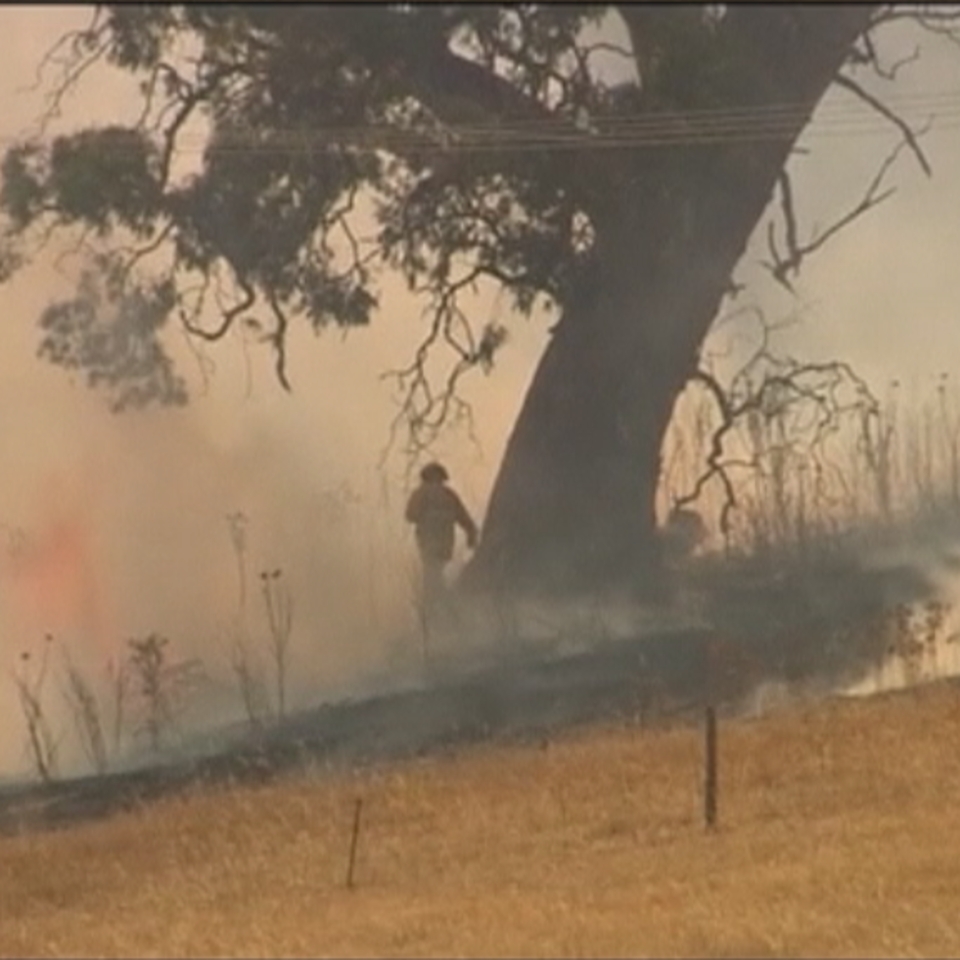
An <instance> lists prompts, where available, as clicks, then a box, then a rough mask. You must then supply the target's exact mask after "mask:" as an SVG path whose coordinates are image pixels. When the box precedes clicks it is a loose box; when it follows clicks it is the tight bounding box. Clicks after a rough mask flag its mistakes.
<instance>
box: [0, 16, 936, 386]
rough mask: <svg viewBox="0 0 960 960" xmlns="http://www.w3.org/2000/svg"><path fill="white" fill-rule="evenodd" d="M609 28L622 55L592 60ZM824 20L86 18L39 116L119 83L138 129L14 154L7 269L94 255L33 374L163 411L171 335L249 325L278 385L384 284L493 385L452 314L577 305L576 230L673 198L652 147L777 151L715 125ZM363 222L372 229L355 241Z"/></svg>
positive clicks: (584, 233)
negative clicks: (198, 154)
mask: <svg viewBox="0 0 960 960" xmlns="http://www.w3.org/2000/svg"><path fill="white" fill-rule="evenodd" d="M844 10H845V11H846V12H845V13H844ZM611 14H613V15H617V16H619V17H620V18H621V21H622V25H623V27H624V31H625V36H626V37H627V38H628V42H627V43H626V45H624V46H623V47H621V46H618V45H616V44H614V43H613V42H611V41H610V40H608V39H602V38H600V39H598V37H601V34H600V33H599V32H598V30H597V29H596V28H597V26H598V25H599V24H600V23H601V22H602V21H604V19H605V18H608V17H609V16H610V15H611ZM830 15H831V16H843V15H845V16H848V17H851V16H852V17H854V18H855V19H858V20H862V21H863V29H862V30H860V31H858V32H859V34H860V36H861V37H862V40H861V45H862V48H861V49H857V48H851V60H856V59H858V58H859V60H860V61H861V62H872V63H874V64H875V65H876V64H877V57H876V51H875V49H874V47H873V46H872V44H871V42H870V32H869V30H870V28H871V25H879V24H880V23H882V22H886V21H888V20H890V19H892V18H895V17H897V16H899V15H900V14H899V13H898V12H897V9H896V8H894V7H876V8H872V9H870V10H869V12H868V11H867V9H866V8H861V9H859V10H858V9H857V8H853V12H852V13H851V10H850V9H849V8H843V9H841V10H840V11H839V12H836V13H835V12H831V14H830ZM823 16H824V13H823V11H817V10H815V9H801V8H792V7H780V8H773V7H769V8H763V7H760V8H750V7H744V8H741V7H736V6H734V7H730V8H726V7H724V6H722V5H713V6H705V7H683V6H681V7H671V8H662V7H644V6H633V5H623V6H620V7H612V6H611V7H606V6H598V5H592V4H579V5H578V4H572V5H564V6H544V5H529V4H524V5H517V6H515V7H504V6H487V5H478V4H467V5H447V4H442V5H435V4H425V5H422V6H421V5H415V4H413V5H411V4H389V5H368V4H364V5H362V6H355V5H331V6H319V5H302V6H295V7H289V6H285V5H279V6H278V5H274V4H250V5H230V4H187V5H181V6H166V5H153V4H135V5H126V4H125V5H106V6H98V7H97V8H96V14H95V17H94V19H93V22H92V23H91V24H90V26H89V27H88V28H86V29H84V30H81V31H79V32H76V33H73V34H71V35H69V36H66V37H64V38H63V40H62V41H61V43H60V44H59V45H58V50H57V55H58V56H59V57H60V60H59V61H58V62H60V63H61V64H62V65H63V75H62V77H61V78H60V79H59V80H58V82H57V84H56V85H55V89H54V90H53V91H52V106H53V107H54V108H55V107H56V106H57V105H58V103H59V99H60V98H61V97H62V95H63V93H64V91H65V90H66V89H68V88H69V86H71V85H73V84H75V83H77V82H79V80H80V78H81V76H82V74H83V72H84V71H85V69H86V68H87V67H88V66H90V65H91V64H93V63H95V62H97V61H100V60H106V61H107V62H109V63H111V64H113V65H115V66H116V67H118V68H119V69H121V70H122V71H125V72H127V73H129V74H131V75H133V76H135V77H137V78H138V79H139V81H140V83H141V90H142V93H143V98H144V110H143V114H142V116H141V118H140V120H139V122H138V123H136V124H134V125H131V126H128V127H123V126H106V127H101V128H95V129H86V130H81V131H79V132H76V133H70V134H66V135H62V136H57V137H54V138H52V139H51V140H48V141H45V140H43V139H38V140H34V141H30V142H25V143H21V144H18V145H16V146H14V147H13V148H12V149H10V150H9V151H8V153H7V155H6V157H5V159H4V162H3V168H2V174H3V187H2V192H0V206H2V210H3V212H4V214H5V217H6V220H7V232H6V244H5V249H4V254H5V255H4V257H3V264H4V266H5V269H6V271H7V272H10V271H12V270H13V269H15V268H16V266H17V265H18V264H20V263H22V262H23V260H24V259H25V258H28V257H29V254H30V252H31V250H32V249H33V247H32V246H31V244H34V243H36V242H37V241H38V239H39V238H41V237H46V236H48V235H49V234H50V231H51V230H52V229H54V228H56V227H74V228H79V229H81V230H82V231H84V234H85V236H87V237H89V238H92V239H94V240H96V241H99V242H100V245H99V247H98V250H99V255H98V259H97V260H96V263H95V264H94V272H95V273H96V274H98V275H99V274H102V273H103V272H104V271H105V270H106V272H107V273H108V274H109V275H110V277H111V280H110V282H109V283H106V285H104V283H103V281H102V280H100V279H97V278H96V277H94V276H92V275H91V276H86V277H85V278H84V280H83V285H82V289H81V290H80V291H79V300H80V301H82V302H83V303H84V304H86V307H85V308H83V309H81V308H80V307H79V306H78V305H77V304H76V303H75V304H73V305H64V304H61V305H56V306H54V307H51V312H50V313H49V314H48V316H47V317H45V319H44V331H45V341H44V352H45V354H46V355H47V356H49V357H50V358H51V359H52V360H54V361H55V362H58V363H64V364H71V365H75V366H77V367H80V368H84V369H86V370H88V372H89V373H90V377H91V379H92V380H94V381H95V382H98V383H106V384H114V385H115V386H117V387H118V388H119V386H120V385H121V384H122V383H123V382H124V381H125V380H127V381H131V380H133V381H138V382H139V386H138V387H137V388H136V389H133V390H130V389H121V390H120V393H119V394H117V395H116V397H115V400H116V402H117V403H119V404H120V405H123V404H125V403H127V402H147V401H149V400H152V399H160V400H168V401H169V400H173V401H178V400H182V399H183V397H184V392H183V385H182V383H181V382H180V381H179V380H178V379H177V377H176V376H175V375H174V374H173V372H172V371H171V369H170V367H169V363H168V361H167V360H166V358H165V354H164V353H163V349H162V347H161V346H160V345H159V342H158V341H157V334H158V332H159V331H160V330H161V329H162V328H163V325H164V321H165V320H166V319H167V318H168V317H175V316H176V317H179V319H180V321H181V322H182V323H183V324H184V326H185V328H186V329H187V331H188V332H189V333H191V334H192V335H194V336H196V337H199V338H203V339H206V340H214V339H217V338H219V337H221V336H223V335H224V334H225V333H226V332H227V331H228V330H229V329H230V328H231V327H232V326H233V325H234V324H236V323H240V322H244V321H245V320H246V319H247V318H249V317H250V316H251V315H252V311H254V310H258V311H261V314H262V315H265V316H266V318H267V319H266V320H265V321H263V326H264V329H265V330H267V331H268V332H267V334H266V339H268V340H269V342H270V343H271V344H272V346H273V349H274V350H275V353H276V371H277V376H278V377H279V379H280V381H281V383H283V384H284V386H289V384H288V381H287V377H286V369H285V352H284V349H285V336H286V331H287V328H288V324H289V322H290V320H291V318H293V317H304V318H306V319H307V320H308V321H309V322H310V323H311V324H312V325H313V326H314V327H315V328H317V329H319V328H321V327H323V326H324V325H326V324H328V323H333V324H339V325H343V326H353V325H358V324H365V323H367V322H368V321H369V319H370V317H371V313H372V312H373V311H374V309H375V308H376V306H377V287H376V282H375V273H376V270H377V269H378V268H379V267H387V268H391V269H395V270H397V271H399V272H400V273H402V275H403V276H404V277H405V278H406V280H407V281H408V283H409V284H410V286H411V288H414V289H417V290H422V291H425V292H428V293H429V294H430V295H431V296H432V297H433V298H434V304H435V316H436V323H435V325H434V329H433V330H432V337H433V341H438V342H439V341H443V342H445V343H446V345H447V346H449V347H450V348H452V349H454V350H455V351H456V353H457V355H458V357H459V361H460V363H459V366H458V368H457V369H458V370H459V371H461V372H462V370H463V369H466V368H469V367H470V366H472V365H475V364H477V363H486V362H489V360H490V358H491V356H492V353H493V351H494V350H495V349H496V347H497V346H498V345H499V343H500V342H501V341H502V338H503V337H502V330H499V329H488V330H486V331H481V332H477V331H474V330H473V329H472V328H471V326H470V324H469V323H467V322H466V320H465V318H464V317H463V315H462V314H461V313H460V312H459V311H458V309H457V306H456V296H457V293H458V291H459V290H461V289H463V288H465V287H466V286H468V285H469V284H471V283H473V282H474V281H476V280H477V279H478V278H482V277H485V278H489V279H492V280H493V281H495V282H496V283H498V284H501V285H502V286H503V288H504V289H505V290H506V291H507V292H508V293H509V295H510V296H511V298H512V303H513V305H514V306H515V307H516V308H518V309H520V310H522V311H529V310H530V309H531V307H532V305H533V304H534V302H535V301H536V298H537V297H538V296H541V295H542V296H545V297H548V298H549V299H550V300H552V301H553V302H554V303H556V304H557V305H558V306H559V307H561V308H562V307H563V306H565V305H566V304H567V303H569V301H570V298H571V297H572V296H573V295H575V294H576V293H577V292H578V291H582V290H583V289H584V286H585V285H587V284H588V283H589V278H590V274H591V270H592V269H594V267H595V261H596V258H597V255H598V251H597V245H596V244H595V243H594V239H595V227H596V224H597V223H598V222H600V221H602V220H603V219H604V218H605V217H608V216H609V215H610V209H611V206H613V207H615V206H616V204H617V202H618V193H619V188H620V187H624V188H625V187H626V186H627V185H628V184H629V185H632V186H633V187H635V185H636V183H637V182H638V180H642V182H643V184H644V185H645V189H646V190H647V191H648V192H649V193H650V194H651V195H652V194H654V193H656V194H658V195H660V196H669V195H670V194H671V192H672V191H673V190H674V186H675V181H676V179H677V178H678V176H680V174H681V171H679V170H678V165H677V164H676V162H675V161H676V151H675V150H674V149H671V147H670V145H671V143H674V144H680V145H683V144H689V143H690V141H691V139H695V138H698V137H699V138H700V139H701V140H703V141H705V142H707V143H709V142H710V141H711V140H713V141H717V142H720V141H721V140H727V141H729V139H730V136H731V134H734V135H741V136H742V137H744V138H747V139H749V138H750V137H751V136H752V137H753V138H755V139H763V138H764V137H767V138H769V137H771V136H776V135H777V133H778V130H777V124H776V122H775V118H773V122H772V118H771V116H770V115H766V116H764V115H762V114H755V115H751V114H750V113H749V112H747V113H743V112H741V113H739V114H737V113H736V112H731V110H730V105H731V104H735V105H737V106H738V107H740V108H741V111H742V110H745V109H747V108H749V105H750V103H751V102H754V101H756V100H757V97H758V91H759V89H760V88H763V96H764V98H765V99H767V100H769V99H771V96H772V98H773V99H774V100H776V95H775V92H774V93H773V94H771V85H773V86H775V85H776V83H777V75H776V73H775V72H774V71H773V70H772V69H771V62H772V59H773V58H774V57H775V56H777V49H776V46H777V44H778V43H780V44H788V43H789V42H790V39H791V37H793V36H796V35H797V34H799V33H802V32H803V31H805V30H807V31H810V30H814V29H815V28H816V22H817V19H818V18H822V17H823ZM927 16H928V17H931V18H933V19H932V20H931V23H933V24H936V22H937V20H936V18H937V16H938V15H937V13H936V12H935V11H933V12H928V13H927ZM591 28H593V29H592V30H591ZM589 37H592V38H593V39H589ZM604 56H606V57H607V58H608V59H609V58H611V57H612V58H616V59H618V60H619V61H622V63H623V66H624V70H625V75H626V77H627V79H626V80H624V81H623V82H620V83H618V84H615V85H612V84H610V83H607V82H604V80H603V79H602V78H601V74H600V72H599V71H598V69H597V62H598V61H597V58H598V57H604ZM791 108H793V109H797V108H796V107H793V105H792V104H789V103H785V104H783V105H782V111H781V113H782V112H783V111H787V112H789V110H790V109H791ZM198 118H202V119H203V120H204V121H205V123H206V124H208V127H207V128H206V131H205V132H204V133H203V134H202V136H203V142H202V166H201V169H200V170H199V172H196V173H194V174H192V175H190V176H187V177H175V176H173V175H172V169H173V167H174V159H175V156H176V155H177V153H178V152H179V151H190V150H191V149H193V150H196V149H197V144H198V142H200V141H198V140H197V137H198V134H196V133H193V134H191V133H190V130H191V129H193V130H196V127H191V124H194V123H195V122H196V121H197V119H198ZM751 125H752V128H753V130H752V133H751ZM191 136H192V140H191V139H190V138H191ZM638 145H640V146H647V147H651V149H646V150H642V151H638V150H637V149H636V147H637V146H638ZM653 147H656V149H652V148H653ZM691 163H700V164H701V166H702V176H703V177H704V178H705V179H709V178H710V176H711V174H712V172H713V171H712V166H713V165H714V164H715V163H716V154H715V151H714V152H711V151H710V150H702V151H700V152H699V153H695V154H693V153H689V152H687V153H686V154H685V163H684V164H683V165H682V166H683V167H684V169H683V170H682V175H683V177H684V178H685V179H689V166H690V164H691ZM360 208H363V209H364V210H365V211H366V212H367V213H369V214H370V215H371V216H372V218H373V222H374V229H373V230H372V231H370V230H366V231H364V232H363V233H362V234H358V232H357V223H358V222H359V218H358V217H356V216H355V213H356V211H357V210H358V209H360ZM682 215H683V211H682V210H678V211H677V216H678V217H679V216H682ZM155 251H163V252H164V253H166V254H168V259H167V261H166V262H165V264H164V266H163V268H162V269H161V268H159V267H158V266H157V263H158V261H157V258H156V257H153V258H152V260H151V261H150V263H151V270H150V272H149V273H147V274H143V271H141V274H142V275H141V276H139V278H138V279H137V281H136V287H135V296H136V297H139V298H141V299H142V298H148V299H149V302H150V305H151V309H149V310H147V311H146V312H145V313H144V312H142V311H131V310H129V309H119V310H117V311H114V314H115V315H112V319H110V320H109V321H105V320H100V321H99V322H95V321H94V319H93V315H94V313H96V314H97V316H100V317H102V316H103V315H104V314H105V311H104V309H103V308H104V303H105V302H110V301H111V300H113V301H116V300H117V299H118V298H119V297H120V296H121V293H122V289H123V281H125V280H129V279H130V278H131V277H134V276H136V271H134V270H133V267H134V265H135V264H137V263H138V262H140V265H141V266H144V265H145V262H146V259H147V257H148V255H151V254H153V253H154V252H155ZM94 288H97V289H99V290H100V292H99V294H98V295H97V297H94V295H93V291H94ZM100 288H103V289H100ZM212 288H214V290H213V292H214V295H215V296H214V297H213V299H216V301H217V304H218V306H217V307H216V308H215V312H216V316H214V315H213V313H214V311H212V310H211V308H210V305H209V304H210V300H211V299H212V298H211V295H210V294H211V289H212ZM98 298H99V299H98ZM95 301H96V307H97V309H96V310H95V311H92V307H93V306H94V303H95ZM106 313H107V314H109V311H106ZM134 315H142V316H143V321H142V323H141V324H140V325H139V326H138V325H137V323H136V322H131V317H133V316H134ZM106 322H109V323H110V324H111V325H112V326H113V329H111V330H103V329H101V327H102V325H103V323H106ZM121 329H122V330H123V331H125V332H124V333H122V334H121V333H120V332H119V330H121ZM147 358H152V360H153V361H155V362H154V363H153V364H150V363H148V362H147Z"/></svg>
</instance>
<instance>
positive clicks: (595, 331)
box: [466, 230, 736, 594]
mask: <svg viewBox="0 0 960 960" xmlns="http://www.w3.org/2000/svg"><path fill="white" fill-rule="evenodd" d="M656 233H657V234H659V231H657V232H656ZM644 257H646V260H647V262H646V263H643V262H641V260H642V258H644ZM721 259H723V260H724V261H725V262H726V263H728V264H730V265H731V268H732V262H735V259H736V256H735V254H732V253H731V254H728V255H727V256H726V257H724V258H721ZM678 266H679V265H678ZM705 266H706V268H705ZM715 267H716V265H715V264H709V265H701V266H700V267H699V268H691V269H689V270H686V269H673V270H670V269H669V268H668V265H667V263H666V259H665V256H664V248H660V249H658V250H657V251H652V250H651V251H648V252H646V254H644V252H643V251H642V250H641V249H640V248H638V246H637V244H636V243H634V244H633V245H630V244H629V243H628V241H626V240H625V239H624V235H623V233H622V232H621V231H619V230H618V231H616V232H615V234H614V237H613V239H612V240H611V242H610V244H609V253H607V254H606V255H605V256H604V259H603V268H602V276H601V280H600V283H599V288H598V289H596V290H595V291H594V292H593V293H592V294H591V293H585V295H584V297H583V298H582V300H581V301H580V302H579V303H576V304H572V305H570V307H569V308H568V310H567V312H566V313H565V315H564V316H563V318H562V319H561V321H560V323H559V324H558V326H557V327H556V329H555V332H554V334H553V336H552V338H551V341H550V343H549V345H548V347H547V350H546V352H545V353H544V356H543V358H542V360H541V362H540V365H539V367H538V369H537V371H536V373H535V375H534V378H533V381H532V383H531V385H530V388H529V392H528V393H527V397H526V400H525V402H524V405H523V408H522V410H521V413H520V416H519V418H518V420H517V423H516V425H515V427H514V430H513V433H512V435H511V437H510V440H509V443H508V445H507V450H506V454H505V456H504V460H503V464H502V467H501V470H500V474H499V476H498V478H497V482H496V485H495V487H494V490H493V493H492V496H491V499H490V503H489V507H488V511H487V517H486V522H485V525H484V535H483V538H482V542H481V546H480V548H479V550H478V552H477V555H476V557H475V559H474V562H473V564H472V565H471V567H470V568H468V571H467V574H466V582H467V583H468V584H470V583H473V584H479V585H488V586H495V587H498V588H502V587H505V586H507V587H510V588H511V589H515V590H518V591H520V592H523V593H528V594H529V593H557V592H563V593H571V592H574V593H576V592H581V591H592V590H595V589H597V588H600V587H612V586H620V585H631V586H633V587H635V588H637V589H638V590H640V591H641V592H648V591H649V590H650V589H653V588H655V587H656V586H657V584H658V580H659V576H658V571H659V556H658V549H657V538H656V536H655V530H656V519H655V514H654V504H655V496H656V491H657V483H658V480H659V476H660V449H661V446H662V443H663V438H664V433H665V431H666V428H667V426H668V424H669V422H670V417H671V415H672V412H673V407H674V403H675V401H676V399H677V397H678V395H679V393H680V391H681V390H682V389H683V387H684V385H685V384H686V382H687V380H688V379H689V376H690V374H691V373H692V371H693V369H694V365H695V363H696V360H697V352H698V348H699V345H700V342H701V340H702V338H703V334H704V332H705V330H706V328H707V327H708V326H709V324H710V321H711V319H712V317H713V315H714V314H715V312H716V309H717V305H718V303H719V301H720V299H721V298H722V296H723V292H724V289H725V285H726V282H727V278H728V276H729V272H730V271H729V269H726V267H725V268H724V269H721V270H719V271H718V270H717V269H716V268H715Z"/></svg>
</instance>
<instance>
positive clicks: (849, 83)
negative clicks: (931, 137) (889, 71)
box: [835, 73, 933, 177]
mask: <svg viewBox="0 0 960 960" xmlns="http://www.w3.org/2000/svg"><path fill="white" fill-rule="evenodd" d="M835 82H836V83H838V84H839V85H840V86H841V87H843V88H844V89H845V90H849V91H850V92H851V93H853V94H855V95H856V96H858V97H859V98H860V99H861V100H863V101H864V103H867V104H869V105H870V106H871V107H873V109H874V110H876V111H877V113H879V114H881V115H882V116H884V117H886V118H887V119H888V120H889V121H890V122H891V123H892V124H894V126H896V127H897V129H898V130H899V131H900V132H901V133H902V134H903V139H904V140H905V141H906V143H907V146H908V147H909V148H910V150H911V152H912V153H913V155H914V156H915V157H916V158H917V163H919V164H920V166H921V168H922V169H923V172H924V173H925V174H926V175H927V176H928V177H929V176H931V175H932V173H933V171H932V170H931V169H930V163H929V161H928V160H927V158H926V155H925V154H924V152H923V150H921V149H920V144H919V143H918V142H917V137H916V134H914V132H913V131H912V130H911V129H910V126H909V125H908V124H907V122H906V121H905V120H903V119H902V118H901V117H898V116H897V115H896V114H895V113H894V112H893V111H892V110H891V109H890V108H889V107H888V106H887V105H886V104H885V103H883V101H881V100H878V99H877V98H876V97H875V96H874V95H873V94H872V93H869V92H868V91H866V90H864V89H863V87H861V86H860V84H859V83H857V82H856V81H855V80H852V79H851V78H850V77H848V76H846V75H845V74H842V73H840V74H837V77H836V81H835Z"/></svg>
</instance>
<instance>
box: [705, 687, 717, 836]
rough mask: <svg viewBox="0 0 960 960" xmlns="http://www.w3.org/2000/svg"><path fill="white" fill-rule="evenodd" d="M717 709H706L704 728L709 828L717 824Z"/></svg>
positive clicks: (706, 815) (706, 819)
mask: <svg viewBox="0 0 960 960" xmlns="http://www.w3.org/2000/svg"><path fill="white" fill-rule="evenodd" d="M717 792H718V781H717V711H716V708H715V707H714V706H713V704H708V705H707V709H706V724H705V729H704V777H703V817H704V821H705V822H706V826H707V829H708V830H713V829H715V828H716V826H717Z"/></svg>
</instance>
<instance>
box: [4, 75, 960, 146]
mask: <svg viewBox="0 0 960 960" xmlns="http://www.w3.org/2000/svg"><path fill="white" fill-rule="evenodd" d="M884 103H885V105H886V106H887V107H889V108H890V109H891V110H893V111H895V112H896V113H897V115H898V116H899V117H900V119H902V120H903V121H904V122H906V123H909V122H911V121H912V122H917V119H918V118H917V116H916V114H923V115H924V116H923V120H924V121H926V120H929V119H930V118H931V117H933V118H935V119H936V121H937V128H938V129H940V130H943V129H955V128H956V126H957V124H958V122H960V90H946V91H939V92H928V93H915V94H906V93H905V94H901V95H891V96H890V97H888V98H886V99H885V101H884ZM808 115H811V111H810V108H809V105H802V104H787V103H783V104H769V105H762V106H756V107H750V106H743V107H734V108H731V107H722V108H721V107H718V108H703V109H698V110H689V111H650V112H644V113H634V114H626V113H624V114H612V115H603V116H599V117H597V118H595V119H594V118H589V117H586V116H585V115H584V116H582V117H581V121H580V122H579V123H577V122H575V121H573V120H571V119H570V118H568V117H556V118H552V119H532V118H531V119H525V120H521V121H510V122H504V123H473V124H459V125H441V124H432V125H430V126H429V127H428V126H426V125H421V126H419V127H417V126H414V125H411V124H410V121H403V120H397V121H396V122H385V121H378V122H375V123H370V124H367V125H353V126H347V125H328V126H322V125H321V126H313V127H303V128H280V129H277V128H269V127H266V128H255V127H251V126H241V125H238V126H236V127H234V128H232V129H229V130H221V131H219V132H218V133H217V135H216V139H215V141H214V143H215V147H216V150H217V151H218V152H220V153H231V152H239V153H246V154H277V153H281V154H282V153H302V152H307V153H310V152H312V151H322V150H325V149H331V148H334V149H335V148H348V149H354V150H358V149H359V150H363V149H371V150H384V151H389V150H391V149H396V150H407V151H428V152H442V153H476V152H484V151H494V152H499V151H509V152H518V151H527V150H545V149H550V150H558V149H576V150H584V149H586V150H595V149H625V148H630V147H668V146H688V145H689V146H695V145H711V144H723V143H748V142H759V141H764V140H777V139H781V138H783V137H785V136H791V135H793V134H794V133H795V131H796V128H797V124H798V123H801V122H803V121H804V120H805V119H806V118H807V116H808ZM891 127H892V124H891V122H890V120H889V119H887V118H885V117H883V116H881V115H880V114H879V113H878V112H877V111H876V110H875V109H873V108H872V107H870V106H869V104H866V103H864V102H863V101H861V100H858V99H856V98H844V99H842V100H841V99H831V100H829V101H826V102H823V103H821V104H819V105H817V107H816V108H815V109H814V110H813V112H812V120H811V123H810V124H809V125H808V126H806V127H805V129H804V137H830V136H866V135H874V134H878V133H881V132H886V131H889V130H890V129H891ZM3 142H7V143H15V142H19V141H17V139H16V138H12V137H6V138H0V143H3ZM210 146H211V141H210V138H209V136H207V135H197V134H190V133H184V134H182V135H181V136H180V137H178V138H177V141H176V146H175V150H174V152H175V153H176V154H192V153H193V154H196V153H203V152H205V151H206V150H208V149H209V148H210ZM115 149H116V152H118V153H121V152H124V149H123V148H122V147H117V148H115ZM131 149H135V148H133V147H131Z"/></svg>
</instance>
